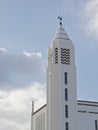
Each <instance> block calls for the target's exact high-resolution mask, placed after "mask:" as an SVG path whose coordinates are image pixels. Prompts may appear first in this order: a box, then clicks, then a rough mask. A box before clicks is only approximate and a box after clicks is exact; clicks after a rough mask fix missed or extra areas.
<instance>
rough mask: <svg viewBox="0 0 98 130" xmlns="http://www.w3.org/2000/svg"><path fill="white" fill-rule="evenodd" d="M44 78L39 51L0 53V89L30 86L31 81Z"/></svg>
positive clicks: (43, 68) (40, 80)
mask: <svg viewBox="0 0 98 130" xmlns="http://www.w3.org/2000/svg"><path fill="white" fill-rule="evenodd" d="M2 50H3V49H2ZM44 78H45V66H44V65H43V59H42V54H41V53H40V52H36V53H35V52H32V53H29V52H26V51H23V52H22V53H21V54H17V55H16V54H9V53H6V54H2V55H0V89H14V88H15V89H16V88H19V87H25V86H27V85H29V86H30V84H31V83H32V82H33V81H39V82H42V81H44Z"/></svg>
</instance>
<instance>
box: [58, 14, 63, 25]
mask: <svg viewBox="0 0 98 130" xmlns="http://www.w3.org/2000/svg"><path fill="white" fill-rule="evenodd" d="M58 19H59V20H60V25H62V17H60V16H59V17H58Z"/></svg>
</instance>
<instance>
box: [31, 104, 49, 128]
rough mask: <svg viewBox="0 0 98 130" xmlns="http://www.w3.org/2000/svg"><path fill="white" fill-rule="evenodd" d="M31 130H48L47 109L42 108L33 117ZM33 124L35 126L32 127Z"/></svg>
mask: <svg viewBox="0 0 98 130" xmlns="http://www.w3.org/2000/svg"><path fill="white" fill-rule="evenodd" d="M31 120H32V122H31V130H46V126H47V122H46V120H47V115H46V107H45V106H44V107H42V109H40V110H38V111H36V112H35V113H33V115H32V116H31ZM32 124H33V125H32Z"/></svg>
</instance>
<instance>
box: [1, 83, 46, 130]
mask: <svg viewBox="0 0 98 130" xmlns="http://www.w3.org/2000/svg"><path fill="white" fill-rule="evenodd" d="M0 95H1V97H2V98H0V130H6V129H7V130H17V129H18V130H28V129H30V125H31V124H30V120H31V106H32V100H34V101H35V109H38V108H39V107H40V106H42V105H44V104H45V102H46V101H45V100H46V94H45V84H40V83H37V82H36V83H32V85H31V86H29V87H26V88H25V89H22V88H20V89H17V90H11V91H2V90H0Z"/></svg>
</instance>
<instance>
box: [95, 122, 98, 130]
mask: <svg viewBox="0 0 98 130" xmlns="http://www.w3.org/2000/svg"><path fill="white" fill-rule="evenodd" d="M95 130H98V126H97V120H95Z"/></svg>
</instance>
